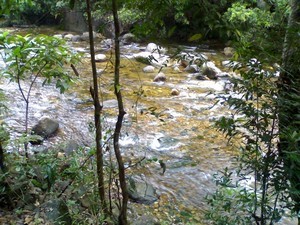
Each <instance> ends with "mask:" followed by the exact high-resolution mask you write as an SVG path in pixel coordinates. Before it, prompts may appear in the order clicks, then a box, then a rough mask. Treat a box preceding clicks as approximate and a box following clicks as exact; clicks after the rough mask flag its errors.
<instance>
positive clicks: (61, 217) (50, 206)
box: [39, 199, 72, 225]
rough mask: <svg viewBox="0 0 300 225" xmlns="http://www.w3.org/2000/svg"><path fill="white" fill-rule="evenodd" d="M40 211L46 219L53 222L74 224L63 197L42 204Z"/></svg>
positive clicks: (56, 224) (55, 223) (57, 224)
mask: <svg viewBox="0 0 300 225" xmlns="http://www.w3.org/2000/svg"><path fill="white" fill-rule="evenodd" d="M39 211H40V213H41V215H42V216H43V217H45V219H46V221H49V222H51V224H54V225H59V224H64V225H71V224H72V218H71V216H70V214H69V209H68V206H67V204H66V203H65V202H64V201H63V200H62V199H53V200H50V201H48V202H45V203H44V204H42V205H41V206H40V208H39Z"/></svg>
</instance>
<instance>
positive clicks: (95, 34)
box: [80, 31, 97, 41]
mask: <svg viewBox="0 0 300 225" xmlns="http://www.w3.org/2000/svg"><path fill="white" fill-rule="evenodd" d="M80 37H81V40H83V41H89V40H90V37H89V32H84V33H83V34H82V35H81V36H80ZM93 37H94V39H96V38H97V33H96V32H95V31H93Z"/></svg>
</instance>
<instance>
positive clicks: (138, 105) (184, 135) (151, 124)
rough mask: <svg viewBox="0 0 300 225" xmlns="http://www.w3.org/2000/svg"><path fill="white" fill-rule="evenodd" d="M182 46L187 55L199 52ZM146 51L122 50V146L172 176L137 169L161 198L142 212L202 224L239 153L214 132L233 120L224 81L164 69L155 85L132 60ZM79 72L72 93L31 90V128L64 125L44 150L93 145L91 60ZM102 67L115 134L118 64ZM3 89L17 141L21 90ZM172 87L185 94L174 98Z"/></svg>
mask: <svg viewBox="0 0 300 225" xmlns="http://www.w3.org/2000/svg"><path fill="white" fill-rule="evenodd" d="M25 32H27V31H25ZM43 32H45V31H43ZM47 32H50V33H51V32H56V31H53V30H50V31H49V30H47ZM71 45H72V47H74V49H77V50H78V51H81V52H86V53H88V43H87V42H80V43H72V44H71ZM181 47H182V48H183V49H184V51H186V52H187V51H191V50H195V49H196V48H191V47H189V46H181ZM172 48H173V47H172ZM172 48H171V47H170V48H169V51H171V50H172ZM144 49H145V45H142V44H132V45H127V46H123V47H122V54H123V57H122V61H121V73H120V74H121V83H122V89H121V90H122V93H123V97H124V104H125V110H126V115H125V119H124V126H123V129H122V135H121V141H120V145H121V150H122V153H123V155H124V157H125V162H126V165H130V163H133V162H134V161H138V160H139V159H141V158H143V157H146V159H149V160H150V159H159V160H163V162H164V163H165V164H166V171H165V173H164V174H162V169H161V167H160V164H159V163H158V162H157V161H156V162H155V160H152V161H151V160H150V161H149V162H148V163H146V164H144V166H142V167H141V168H139V170H136V171H135V172H138V173H140V174H142V177H143V178H144V179H145V180H147V181H148V182H150V183H151V184H152V185H153V186H154V187H155V188H156V190H157V193H158V194H159V195H160V198H159V200H158V202H156V203H155V204H154V205H152V206H138V208H139V209H140V210H141V214H142V213H143V210H149V211H151V213H152V214H154V215H155V216H156V217H157V218H168V219H169V220H173V221H174V224H179V222H178V223H176V221H177V220H178V217H180V216H183V215H192V217H194V218H195V219H196V220H197V219H198V218H199V220H200V217H201V215H202V212H203V210H204V209H205V204H206V203H205V201H204V197H205V196H206V195H207V194H209V193H212V192H213V191H214V189H215V185H214V182H213V175H214V174H215V173H216V172H217V171H218V170H222V169H223V168H224V167H226V166H230V165H231V162H232V157H233V156H234V155H235V153H236V152H235V151H236V150H235V149H234V148H233V147H232V146H231V145H229V144H228V142H227V140H226V138H225V137H224V136H223V135H222V134H221V133H219V132H218V131H216V129H215V128H214V126H213V121H214V120H215V119H216V118H219V117H220V116H222V115H228V114H230V112H229V111H228V110H227V109H226V108H223V107H222V106H220V105H216V106H214V103H215V96H216V95H217V94H219V93H222V92H223V89H224V85H225V82H226V79H219V80H217V81H214V80H205V81H202V80H197V79H195V77H194V76H192V75H190V74H189V73H187V72H184V71H183V68H180V69H181V72H178V71H175V70H173V69H172V68H171V67H167V68H164V69H163V70H162V72H164V73H165V75H166V77H167V80H166V82H153V78H154V77H155V75H156V74H157V73H158V69H156V70H155V72H154V73H144V72H143V71H142V69H143V67H145V65H144V64H141V63H138V62H137V61H135V60H133V59H131V58H132V55H133V54H135V53H137V52H141V51H144ZM96 51H97V52H99V53H104V54H106V55H107V57H108V58H109V57H110V56H111V54H110V49H109V48H107V46H106V47H105V46H104V45H103V44H100V43H97V42H96ZM197 51H201V53H203V54H206V55H207V56H208V57H209V59H211V60H214V61H215V63H216V65H218V66H220V62H221V61H222V60H224V59H225V57H224V55H223V53H222V52H221V51H218V50H214V49H210V48H204V49H197ZM112 60H113V59H112ZM220 68H221V67H220ZM77 69H78V71H79V73H80V77H79V78H77V79H76V81H75V84H74V85H73V86H72V87H71V89H70V90H69V91H68V92H67V93H64V94H60V93H59V91H58V90H56V89H55V85H53V84H50V85H48V86H45V87H42V88H40V87H41V84H42V82H43V80H38V82H37V84H36V85H35V87H34V89H33V92H32V97H31V101H30V125H31V126H32V125H33V124H35V123H36V122H37V121H38V120H39V119H40V118H41V117H43V116H48V117H51V118H55V119H57V120H58V121H59V123H60V129H59V133H58V134H57V135H56V136H55V137H51V138H50V139H48V140H47V141H45V142H44V144H43V146H40V147H38V148H40V149H44V148H47V147H49V146H51V145H53V144H58V143H62V142H63V141H67V140H75V141H76V142H78V143H79V144H80V145H84V146H90V145H91V143H93V135H92V134H91V132H89V127H90V124H92V122H93V105H92V101H91V97H90V93H89V86H90V85H91V83H92V81H91V69H90V64H89V58H84V57H83V58H82V63H81V64H79V65H77ZM97 69H98V70H100V69H102V70H104V71H103V72H102V73H101V74H100V75H99V84H100V89H101V99H102V101H103V105H104V107H103V117H104V124H105V129H106V130H107V131H109V130H110V129H113V127H114V123H115V122H116V115H117V108H116V106H117V103H116V100H115V97H114V95H113V91H112V90H113V86H112V82H113V80H112V77H113V66H112V64H111V63H110V62H109V61H106V62H101V63H97ZM221 69H225V68H221ZM23 85H24V86H25V87H26V85H27V86H28V84H23ZM0 88H1V89H3V90H4V91H5V93H6V94H7V98H8V105H9V107H10V110H9V114H8V117H7V118H6V119H5V121H6V123H7V124H8V125H9V127H10V129H11V130H12V131H13V132H12V134H13V137H12V139H14V138H16V137H17V136H19V135H20V133H22V131H23V125H24V112H25V103H24V102H23V101H22V99H21V96H20V94H19V93H18V88H17V86H16V84H14V83H8V82H7V81H1V84H0ZM173 88H176V89H177V90H178V91H179V93H180V94H179V95H177V96H172V95H171V90H172V89H173ZM141 90H143V93H142V94H141ZM213 106H214V107H213ZM109 134H111V133H109V132H108V135H109ZM130 207H133V206H130ZM166 212H168V213H166ZM183 212H184V213H187V214H184V213H183ZM199 224H200V223H199Z"/></svg>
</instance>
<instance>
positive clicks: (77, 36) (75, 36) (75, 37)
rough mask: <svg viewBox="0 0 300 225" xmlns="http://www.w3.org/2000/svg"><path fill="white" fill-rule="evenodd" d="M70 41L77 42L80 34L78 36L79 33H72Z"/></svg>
mask: <svg viewBox="0 0 300 225" xmlns="http://www.w3.org/2000/svg"><path fill="white" fill-rule="evenodd" d="M71 41H72V42H79V41H82V39H81V36H80V35H74V36H73V37H72V38H71Z"/></svg>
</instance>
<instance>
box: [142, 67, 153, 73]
mask: <svg viewBox="0 0 300 225" xmlns="http://www.w3.org/2000/svg"><path fill="white" fill-rule="evenodd" d="M154 70H155V67H154V66H146V67H144V68H143V72H144V73H153V72H154Z"/></svg>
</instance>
